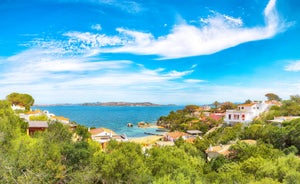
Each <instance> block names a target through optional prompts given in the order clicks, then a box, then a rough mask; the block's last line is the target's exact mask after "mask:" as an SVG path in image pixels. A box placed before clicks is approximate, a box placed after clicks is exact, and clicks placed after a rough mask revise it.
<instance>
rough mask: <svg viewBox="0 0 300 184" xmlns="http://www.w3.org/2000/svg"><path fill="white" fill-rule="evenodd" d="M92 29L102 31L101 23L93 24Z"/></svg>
mask: <svg viewBox="0 0 300 184" xmlns="http://www.w3.org/2000/svg"><path fill="white" fill-rule="evenodd" d="M91 28H92V29H95V30H97V31H101V30H102V26H101V24H94V25H92V26H91Z"/></svg>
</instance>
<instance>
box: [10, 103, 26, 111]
mask: <svg viewBox="0 0 300 184" xmlns="http://www.w3.org/2000/svg"><path fill="white" fill-rule="evenodd" d="M11 108H12V109H13V110H14V111H15V110H22V111H24V110H25V107H24V106H23V105H15V104H12V106H11Z"/></svg>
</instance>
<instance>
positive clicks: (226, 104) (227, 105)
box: [220, 102, 237, 110]
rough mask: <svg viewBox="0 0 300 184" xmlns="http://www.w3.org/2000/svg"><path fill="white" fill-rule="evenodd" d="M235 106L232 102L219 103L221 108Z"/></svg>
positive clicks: (225, 108)
mask: <svg viewBox="0 0 300 184" xmlns="http://www.w3.org/2000/svg"><path fill="white" fill-rule="evenodd" d="M236 107H237V105H236V104H234V103H232V102H224V103H222V104H221V105H220V108H221V109H222V110H228V109H235V108H236Z"/></svg>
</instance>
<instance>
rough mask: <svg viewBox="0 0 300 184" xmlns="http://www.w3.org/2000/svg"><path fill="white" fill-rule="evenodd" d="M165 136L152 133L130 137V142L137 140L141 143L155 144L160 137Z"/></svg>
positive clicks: (136, 141)
mask: <svg viewBox="0 0 300 184" xmlns="http://www.w3.org/2000/svg"><path fill="white" fill-rule="evenodd" d="M161 138H163V136H157V135H150V136H145V137H137V138H129V141H130V142H135V143H139V144H147V145H149V144H154V143H155V142H156V141H158V140H159V139H161Z"/></svg>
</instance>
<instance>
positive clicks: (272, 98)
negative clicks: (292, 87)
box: [265, 93, 281, 101]
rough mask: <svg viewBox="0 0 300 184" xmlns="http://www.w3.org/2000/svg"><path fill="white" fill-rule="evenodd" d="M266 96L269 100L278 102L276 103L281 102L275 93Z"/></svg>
mask: <svg viewBox="0 0 300 184" xmlns="http://www.w3.org/2000/svg"><path fill="white" fill-rule="evenodd" d="M265 96H266V97H267V98H268V100H276V101H280V100H281V98H279V96H278V95H276V94H274V93H267V94H265Z"/></svg>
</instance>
